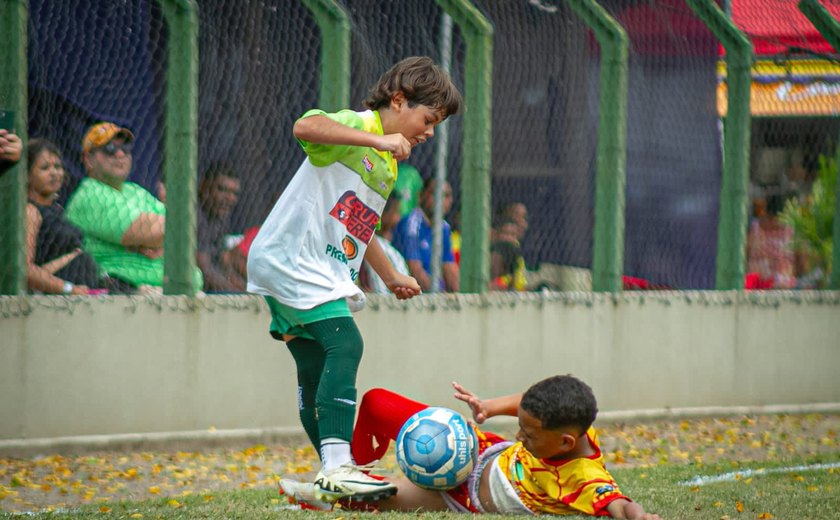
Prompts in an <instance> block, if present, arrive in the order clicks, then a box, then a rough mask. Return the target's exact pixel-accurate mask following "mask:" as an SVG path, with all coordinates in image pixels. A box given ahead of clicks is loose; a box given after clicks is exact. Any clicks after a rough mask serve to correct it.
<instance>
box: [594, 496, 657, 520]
mask: <svg viewBox="0 0 840 520" xmlns="http://www.w3.org/2000/svg"><path fill="white" fill-rule="evenodd" d="M607 511H609V513H610V516H611V517H613V518H627V519H629V520H662V519H661V518H660V517H659V515H657V514H655V513H645V509H644V508H643V507H642V506H640V505H639V504H637V503H635V502H630V501H629V500H624V499H623V498H619V499H617V500H613V501H612V502H610V503H609V504H607Z"/></svg>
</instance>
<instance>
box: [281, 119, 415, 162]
mask: <svg viewBox="0 0 840 520" xmlns="http://www.w3.org/2000/svg"><path fill="white" fill-rule="evenodd" d="M294 134H295V137H296V138H298V139H300V140H302V141H308V142H310V143H318V144H343V145H350V146H370V147H373V148H376V149H377V150H379V151H383V152H391V154H392V155H393V156H394V159H396V160H398V161H402V160H404V159H407V158H408V156H409V155H411V143H410V142H409V141H408V139H406V138H405V136H403V135H402V134H388V135H379V134H372V133H370V132H365V131H364V130H359V129H357V128H351V127H349V126H345V125H343V124H341V123H339V122H337V121H333V120H332V119H330V118H329V117H327V116H324V115H314V116H309V117H305V118H303V119H299V120H298V121H297V122H296V123H295V127H294Z"/></svg>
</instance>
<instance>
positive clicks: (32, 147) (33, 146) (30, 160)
mask: <svg viewBox="0 0 840 520" xmlns="http://www.w3.org/2000/svg"><path fill="white" fill-rule="evenodd" d="M41 152H50V153H53V154H55V155H57V156H58V158H59V159H61V150H59V149H58V145H56V144H55V143H54V142H52V141H50V140H49V139H44V138H43V137H36V138H35V139H30V140H29V142H28V143H26V164H27V168H32V165H33V164H35V159H37V158H38V156H39V155H41Z"/></svg>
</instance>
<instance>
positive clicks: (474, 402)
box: [452, 381, 487, 424]
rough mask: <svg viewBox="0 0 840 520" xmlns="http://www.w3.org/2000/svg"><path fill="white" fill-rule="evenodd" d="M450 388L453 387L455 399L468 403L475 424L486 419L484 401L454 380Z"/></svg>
mask: <svg viewBox="0 0 840 520" xmlns="http://www.w3.org/2000/svg"><path fill="white" fill-rule="evenodd" d="M452 388H454V389H455V399H458V400H459V401H464V402H465V403H467V404H468V405H469V407H470V410H472V414H473V420H475V422H476V424H481V423H483V422H484V421H486V420H487V410H486V409H485V408H484V401H482V400H481V399H479V398H478V396H477V395H475V394H474V393H472V392H470V391H469V390H467V389H466V388H464V387H463V386H461V385H460V384H458V383H456V382H454V381H453V383H452Z"/></svg>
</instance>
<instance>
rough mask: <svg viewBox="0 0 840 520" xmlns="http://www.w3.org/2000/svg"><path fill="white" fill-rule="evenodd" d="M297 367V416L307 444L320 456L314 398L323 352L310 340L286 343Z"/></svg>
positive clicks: (319, 378)
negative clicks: (307, 439)
mask: <svg viewBox="0 0 840 520" xmlns="http://www.w3.org/2000/svg"><path fill="white" fill-rule="evenodd" d="M286 346H287V347H288V349H289V351H290V352H291V353H292V357H293V358H294V359H295V364H296V365H297V379H298V396H297V397H298V415H299V416H300V422H301V424H302V425H303V429H304V431H305V432H306V436H307V437H309V442H311V443H312V446H314V447H315V451H316V452H318V455H319V456H320V454H321V451H320V450H321V436H320V433H319V432H318V416H317V410H316V408H315V396H316V394H317V392H318V385H319V383H320V381H321V373H322V372H323V371H324V351H323V349H322V348H321V345H319V344H318V343H317V342H315V341H312V340H311V339H305V338H295V339H293V340H291V341H289V342H287V343H286Z"/></svg>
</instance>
